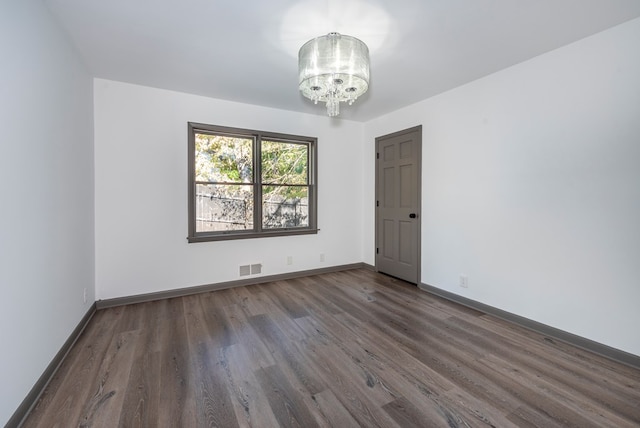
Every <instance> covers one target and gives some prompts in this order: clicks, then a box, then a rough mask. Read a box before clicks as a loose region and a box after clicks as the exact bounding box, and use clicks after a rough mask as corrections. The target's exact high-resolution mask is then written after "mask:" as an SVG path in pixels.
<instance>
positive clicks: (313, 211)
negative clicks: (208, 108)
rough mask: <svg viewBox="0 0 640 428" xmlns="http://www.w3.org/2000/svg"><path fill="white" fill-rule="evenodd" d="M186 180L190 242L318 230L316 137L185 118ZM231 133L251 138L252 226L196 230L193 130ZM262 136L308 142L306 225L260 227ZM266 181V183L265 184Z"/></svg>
mask: <svg viewBox="0 0 640 428" xmlns="http://www.w3.org/2000/svg"><path fill="white" fill-rule="evenodd" d="M187 128H188V138H187V140H188V142H187V152H188V154H187V162H188V168H187V176H188V180H187V184H188V210H187V211H188V217H189V218H188V236H187V241H188V242H189V243H195V242H209V241H227V240H233V239H251V238H267V237H276V236H292V235H311V234H317V233H318V231H319V229H318V184H317V183H318V180H317V177H318V164H317V161H318V139H317V138H315V137H305V136H299V135H291V134H282V133H277V132H266V131H255V130H249V129H242V128H231V127H227V126H218V125H208V124H204V123H196V122H187ZM199 132H201V133H209V134H219V135H230V136H236V137H241V138H250V139H252V140H253V144H254V146H253V183H252V186H253V207H254V212H253V218H254V221H253V225H254V228H253V230H250V231H246V230H225V231H216V232H197V231H196V220H195V218H196V197H195V195H196V179H195V178H196V165H195V164H196V162H195V135H196V133H199ZM262 140H271V141H275V142H283V143H302V144H306V145H308V148H309V150H308V156H309V159H308V165H307V167H308V176H309V184H308V188H309V196H308V200H309V225H308V226H306V227H295V228H281V229H266V230H265V229H263V228H262V200H261V199H262V186H263V184H262V167H261V162H262V159H261V153H260V146H261V141H262ZM265 185H268V184H265Z"/></svg>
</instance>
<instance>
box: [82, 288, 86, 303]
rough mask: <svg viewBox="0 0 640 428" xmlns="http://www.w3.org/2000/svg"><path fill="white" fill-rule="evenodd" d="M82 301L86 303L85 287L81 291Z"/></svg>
mask: <svg viewBox="0 0 640 428" xmlns="http://www.w3.org/2000/svg"><path fill="white" fill-rule="evenodd" d="M82 301H83V302H84V303H87V287H85V288H84V290H83V291H82Z"/></svg>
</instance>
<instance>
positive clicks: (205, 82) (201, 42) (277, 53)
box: [43, 0, 640, 121]
mask: <svg viewBox="0 0 640 428" xmlns="http://www.w3.org/2000/svg"><path fill="white" fill-rule="evenodd" d="M43 1H44V2H45V3H46V4H47V6H48V7H49V9H50V10H51V12H52V14H53V15H54V17H55V18H56V19H57V21H58V22H59V23H60V24H61V26H62V27H63V28H64V29H65V30H66V31H67V32H68V34H69V37H70V38H71V40H72V42H73V44H74V45H75V46H76V47H77V49H78V51H79V52H80V55H81V56H82V58H83V59H84V61H85V63H86V65H87V67H88V68H89V70H90V71H91V73H92V74H93V75H94V76H95V77H100V78H105V79H112V80H118V81H122V82H129V83H135V84H139V85H146V86H152V87H157V88H164V89H170V90H176V91H181V92H187V93H192V94H198V95H203V96H207V97H213V98H218V99H223V100H229V101H237V102H242V103H249V104H255V105H260V106H267V107H273V108H278V109H285V110H292V111H297V112H306V113H312V114H319V115H325V114H326V111H325V108H324V106H323V105H314V104H313V103H312V102H311V101H309V100H307V99H306V98H304V97H303V96H302V95H301V94H300V93H299V91H298V89H297V87H298V76H297V52H298V49H299V48H300V46H301V45H302V44H303V43H304V42H306V41H307V40H309V39H312V38H314V37H317V36H320V35H324V34H326V33H328V32H331V31H337V32H340V33H342V34H348V35H351V36H355V37H357V38H359V39H361V40H363V41H364V42H365V43H367V44H368V45H369V48H370V51H371V53H370V56H371V82H370V87H369V91H368V92H367V93H366V94H365V95H364V96H362V97H361V98H360V99H358V101H357V102H356V103H355V104H354V105H353V106H350V107H349V106H344V107H342V108H341V114H340V116H339V117H340V118H343V119H350V120H357V121H367V120H370V119H373V118H376V117H378V116H381V115H383V114H385V113H388V112H391V111H394V110H397V109H398V108H401V107H404V106H407V105H409V104H412V103H414V102H417V101H420V100H423V99H426V98H429V97H431V96H433V95H436V94H438V93H441V92H444V91H447V90H449V89H451V88H454V87H456V86H460V85H462V84H464V83H467V82H470V81H473V80H475V79H478V78H480V77H482V76H486V75H488V74H491V73H493V72H495V71H498V70H500V69H503V68H506V67H509V66H511V65H514V64H517V63H519V62H522V61H525V60H527V59H529V58H532V57H535V56H537V55H540V54H542V53H544V52H548V51H550V50H553V49H556V48H558V47H560V46H563V45H566V44H568V43H571V42H574V41H576V40H579V39H581V38H584V37H586V36H589V35H591V34H595V33H597V32H599V31H602V30H604V29H607V28H610V27H612V26H614V25H617V24H620V23H622V22H625V21H628V20H630V19H633V18H636V17H640V1H638V0H528V1H527V0H377V1H376V0H372V1H362V0H303V1H295V0H270V1H266V0H244V1H239V0H43Z"/></svg>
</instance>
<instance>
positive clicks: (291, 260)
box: [287, 256, 293, 265]
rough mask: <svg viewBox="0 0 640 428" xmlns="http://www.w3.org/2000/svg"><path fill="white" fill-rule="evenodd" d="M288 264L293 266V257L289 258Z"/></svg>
mask: <svg viewBox="0 0 640 428" xmlns="http://www.w3.org/2000/svg"><path fill="white" fill-rule="evenodd" d="M287 264H288V265H292V264H293V257H292V256H287Z"/></svg>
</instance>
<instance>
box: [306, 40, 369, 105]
mask: <svg viewBox="0 0 640 428" xmlns="http://www.w3.org/2000/svg"><path fill="white" fill-rule="evenodd" d="M298 73H299V79H298V82H299V84H300V85H299V88H300V92H302V95H304V96H305V97H307V98H309V99H310V100H312V101H313V102H314V103H315V104H318V101H322V102H325V103H326V104H327V114H328V115H329V116H331V117H333V116H337V115H338V114H340V103H341V102H346V103H349V105H351V104H353V102H354V101H355V100H356V99H358V97H359V96H360V95H362V94H364V93H365V92H367V89H369V48H367V45H365V44H364V43H363V42H362V41H360V40H358V39H356V38H355V37H351V36H345V35H342V34H339V33H329V34H327V35H326V36H321V37H317V38H315V39H312V40H309V41H308V42H307V43H305V44H304V45H302V47H301V48H300V52H299V53H298Z"/></svg>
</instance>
